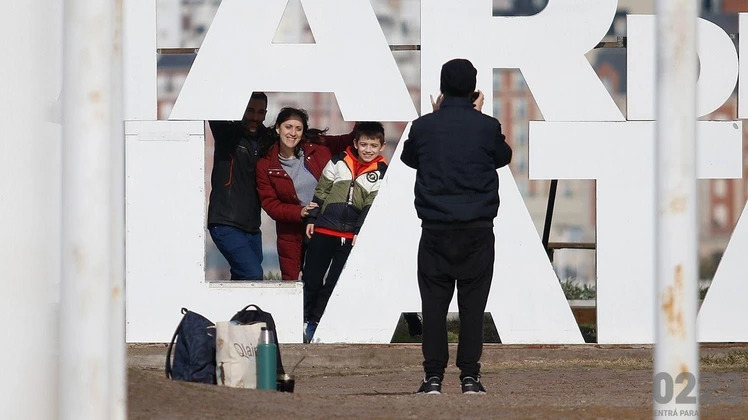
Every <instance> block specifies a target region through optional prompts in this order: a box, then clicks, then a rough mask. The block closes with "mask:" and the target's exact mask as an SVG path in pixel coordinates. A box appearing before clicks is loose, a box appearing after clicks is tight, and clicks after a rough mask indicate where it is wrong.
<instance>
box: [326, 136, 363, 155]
mask: <svg viewBox="0 0 748 420" xmlns="http://www.w3.org/2000/svg"><path fill="white" fill-rule="evenodd" d="M319 137H320V139H321V140H322V144H324V145H325V146H327V148H328V149H330V153H331V154H332V156H335V155H338V154H340V153H343V152H345V149H347V148H348V146H351V145H353V139H354V138H355V137H356V136H355V134H354V132H353V131H351V132H350V133H348V134H341V135H339V136H327V135H324V136H319Z"/></svg>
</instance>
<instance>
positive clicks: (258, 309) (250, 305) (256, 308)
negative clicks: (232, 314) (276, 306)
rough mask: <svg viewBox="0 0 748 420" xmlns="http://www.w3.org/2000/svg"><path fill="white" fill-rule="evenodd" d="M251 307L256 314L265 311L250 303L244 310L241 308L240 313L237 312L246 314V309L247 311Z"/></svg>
mask: <svg viewBox="0 0 748 420" xmlns="http://www.w3.org/2000/svg"><path fill="white" fill-rule="evenodd" d="M252 306H254V308H255V310H256V311H257V312H263V313H264V312H265V311H263V310H262V309H260V307H259V306H257V305H255V304H254V303H250V304H249V305H247V306H245V307H244V308H242V310H241V311H239V312H246V311H247V310H248V309H249V308H250V307H252Z"/></svg>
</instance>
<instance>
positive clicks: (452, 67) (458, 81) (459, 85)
mask: <svg viewBox="0 0 748 420" xmlns="http://www.w3.org/2000/svg"><path fill="white" fill-rule="evenodd" d="M477 74H478V71H477V70H475V67H473V63H471V62H470V61H468V60H465V59H464V58H455V59H454V60H449V61H447V62H446V63H444V65H443V66H442V77H441V86H440V89H441V91H442V93H443V94H445V95H447V96H461V97H467V96H470V94H471V93H473V92H474V91H475V77H476V75H477Z"/></svg>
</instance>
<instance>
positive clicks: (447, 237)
mask: <svg viewBox="0 0 748 420" xmlns="http://www.w3.org/2000/svg"><path fill="white" fill-rule="evenodd" d="M494 242H495V238H494V234H493V228H490V227H485V228H484V227H481V228H471V229H462V228H460V229H428V228H423V230H422V231H421V241H420V243H419V245H418V287H419V289H420V292H421V305H422V313H423V341H422V350H423V358H424V361H423V369H424V371H425V373H426V377H427V378H428V377H431V376H438V377H440V378H441V377H443V376H444V369H445V368H446V367H447V361H448V360H449V349H448V347H447V311H448V310H449V303H450V301H451V300H452V296H453V294H454V289H455V283H456V284H457V304H458V307H459V310H460V337H459V340H460V341H459V345H458V347H457V367H458V368H459V369H460V372H461V373H460V378H463V377H465V376H473V377H476V376H477V375H479V374H480V363H479V361H480V357H481V353H482V352H483V313H484V312H485V310H486V301H487V300H488V292H489V290H490V288H491V279H492V278H493V264H494Z"/></svg>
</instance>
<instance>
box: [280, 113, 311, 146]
mask: <svg viewBox="0 0 748 420" xmlns="http://www.w3.org/2000/svg"><path fill="white" fill-rule="evenodd" d="M275 131H277V132H278V136H280V146H281V151H282V152H286V153H284V154H285V155H287V154H288V153H287V152H289V151H291V152H292V151H293V149H294V148H295V147H296V145H297V144H299V142H300V141H301V136H302V135H303V134H304V123H302V122H301V118H299V117H297V116H295V115H293V116H291V117H290V118H289V119H287V120H286V121H283V122H282V123H280V124H278V125H277V126H276V127H275Z"/></svg>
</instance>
